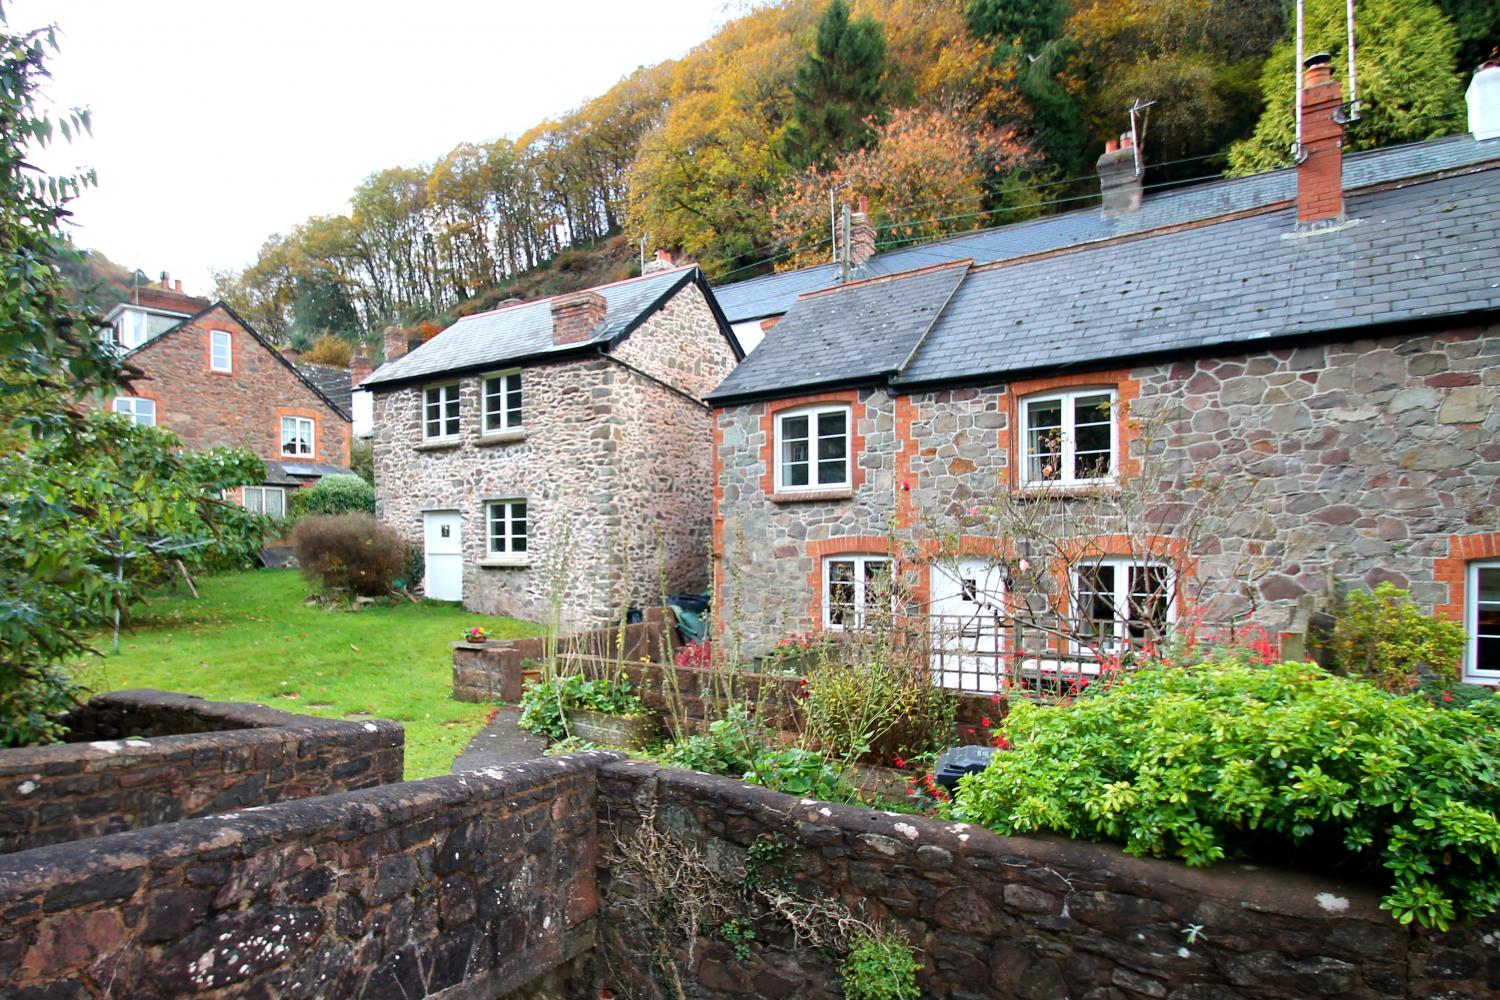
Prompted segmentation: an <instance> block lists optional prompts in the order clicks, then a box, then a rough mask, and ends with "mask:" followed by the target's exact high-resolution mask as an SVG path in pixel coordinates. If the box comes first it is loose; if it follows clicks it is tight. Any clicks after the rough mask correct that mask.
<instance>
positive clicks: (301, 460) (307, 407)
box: [103, 275, 352, 517]
mask: <svg viewBox="0 0 1500 1000" xmlns="http://www.w3.org/2000/svg"><path fill="white" fill-rule="evenodd" d="M148 293H149V294H148ZM110 315H111V317H114V318H113V320H112V325H111V326H109V327H106V328H105V331H104V333H105V335H106V336H109V337H110V338H111V340H112V341H113V342H114V343H116V344H117V345H118V346H119V347H120V348H121V349H122V350H124V352H125V357H126V359H127V360H128V361H129V362H130V364H132V365H134V366H135V367H136V368H139V369H140V370H141V371H142V372H143V373H144V377H143V378H140V379H137V380H136V381H135V383H134V386H133V388H132V389H131V392H130V393H129V394H122V395H118V396H114V397H111V398H109V399H106V400H104V401H103V405H104V406H107V407H109V408H110V409H113V410H114V411H115V412H116V413H121V414H124V415H125V416H127V417H129V418H130V419H131V420H133V421H134V422H135V423H137V424H144V425H146V426H149V427H163V428H165V429H167V430H170V431H172V432H173V433H174V434H176V435H177V436H178V437H179V438H181V439H182V441H183V443H184V444H186V445H187V446H188V447H189V448H214V447H219V446H236V445H238V446H244V447H246V448H249V449H250V450H251V451H253V452H255V453H256V454H257V455H259V456H260V457H261V458H262V459H264V460H265V463H266V481H265V482H264V483H261V484H259V485H256V486H245V487H243V488H242V489H241V490H240V491H239V492H240V496H239V497H238V498H237V499H238V500H239V501H240V502H241V503H243V504H244V505H245V506H246V507H248V508H250V509H252V510H257V511H262V512H264V513H266V514H270V515H273V516H276V517H280V516H282V515H284V514H285V513H286V512H287V510H288V509H289V508H288V504H289V502H290V501H289V493H290V492H291V491H295V490H297V489H300V488H302V487H303V486H307V485H311V484H312V483H315V482H317V481H318V480H319V479H321V478H322V477H324V476H327V475H336V474H342V475H348V474H349V443H350V428H351V426H352V425H351V421H350V414H349V411H348V409H347V405H340V404H339V403H338V402H337V401H335V399H334V398H333V397H331V396H330V395H329V394H328V393H327V392H325V391H324V389H323V388H322V387H320V386H319V385H318V384H317V383H316V382H314V381H313V380H312V379H311V378H309V377H308V375H307V373H306V372H304V371H301V370H299V369H298V368H297V367H296V366H295V365H293V364H291V362H289V361H288V360H287V359H286V358H285V357H283V356H282V354H281V352H279V351H278V350H277V349H276V348H275V346H273V345H272V344H271V343H270V342H269V341H267V340H266V339H265V338H264V337H262V336H261V335H260V334H259V333H258V332H256V330H255V328H254V327H252V326H251V325H250V324H249V323H247V322H246V321H245V320H244V319H242V318H241V317H240V315H239V314H238V313H236V312H235V311H234V310H233V309H231V308H230V307H229V306H228V305H226V304H225V303H223V302H208V301H207V300H205V299H195V298H192V297H191V296H186V295H183V294H182V292H181V282H178V284H177V287H176V288H175V289H168V288H166V276H165V275H163V277H162V288H160V289H151V290H148V289H141V290H137V291H136V292H134V293H132V297H131V300H130V301H129V302H127V303H124V304H122V305H121V306H118V307H116V309H115V310H114V311H113V312H111V313H110Z"/></svg>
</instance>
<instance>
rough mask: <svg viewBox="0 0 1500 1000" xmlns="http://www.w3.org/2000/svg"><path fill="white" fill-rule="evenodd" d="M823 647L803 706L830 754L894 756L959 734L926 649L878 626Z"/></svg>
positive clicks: (813, 733)
mask: <svg viewBox="0 0 1500 1000" xmlns="http://www.w3.org/2000/svg"><path fill="white" fill-rule="evenodd" d="M825 648H826V649H827V654H826V655H823V656H820V657H819V658H818V661H817V663H816V665H814V666H813V667H812V669H811V670H809V671H808V673H807V700H806V702H805V703H804V705H803V708H804V711H805V713H806V719H807V736H808V738H809V739H810V740H811V741H812V745H814V746H816V747H817V748H818V749H819V750H820V751H822V752H823V753H824V754H825V755H826V756H828V757H829V758H830V759H832V760H835V761H838V762H839V763H840V764H841V765H842V766H847V765H849V764H852V763H854V762H855V761H856V760H858V759H860V758H862V757H873V758H874V759H877V760H886V761H891V760H894V759H895V758H897V757H903V756H904V757H910V756H913V755H915V754H919V753H922V752H924V751H927V750H930V749H933V748H934V747H936V746H939V745H946V744H948V743H949V742H950V741H951V740H952V739H953V736H954V700H953V696H952V694H951V693H950V692H948V691H947V690H945V689H944V688H941V687H939V686H937V685H936V684H933V683H932V665H931V662H930V659H929V656H928V653H927V652H926V649H925V648H922V647H919V646H917V645H915V644H913V645H905V644H902V643H899V642H897V641H894V634H893V632H891V631H887V630H883V629H879V628H877V629H872V630H871V631H870V632H869V633H867V634H863V635H855V636H852V637H851V638H850V639H849V641H848V642H846V643H845V645H844V646H843V647H842V648H839V647H836V646H832V647H825Z"/></svg>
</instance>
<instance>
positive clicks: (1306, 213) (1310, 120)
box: [1297, 52, 1344, 232]
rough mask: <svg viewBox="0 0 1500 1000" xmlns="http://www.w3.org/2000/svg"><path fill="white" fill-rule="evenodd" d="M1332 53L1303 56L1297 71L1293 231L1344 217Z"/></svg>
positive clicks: (1339, 99) (1338, 91) (1340, 97)
mask: <svg viewBox="0 0 1500 1000" xmlns="http://www.w3.org/2000/svg"><path fill="white" fill-rule="evenodd" d="M1332 63H1333V57H1332V56H1330V55H1329V54H1328V53H1326V52H1319V53H1318V54H1317V55H1313V56H1308V58H1307V61H1306V62H1304V63H1303V64H1302V65H1303V68H1304V69H1305V72H1304V73H1303V75H1302V93H1301V94H1300V95H1299V96H1300V98H1301V101H1302V150H1301V154H1302V158H1301V160H1300V161H1299V162H1298V164H1297V230H1298V231H1299V232H1303V231H1306V230H1309V229H1319V228H1323V227H1327V226H1331V225H1337V224H1338V223H1340V222H1342V221H1344V126H1343V123H1342V122H1340V121H1339V119H1338V112H1339V105H1341V104H1342V103H1343V101H1344V93H1343V88H1342V87H1340V86H1339V82H1338V81H1337V80H1335V79H1334V78H1333V66H1332Z"/></svg>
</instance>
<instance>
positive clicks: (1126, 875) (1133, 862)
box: [574, 761, 1500, 1000]
mask: <svg viewBox="0 0 1500 1000" xmlns="http://www.w3.org/2000/svg"><path fill="white" fill-rule="evenodd" d="M599 809H600V822H601V826H600V836H601V838H602V839H603V841H604V843H605V844H606V845H609V844H611V843H615V842H618V841H622V840H628V839H629V838H631V837H632V836H633V834H634V831H635V830H636V829H637V828H638V826H639V824H640V822H641V821H642V817H643V815H653V816H654V821H655V824H656V826H657V828H658V829H659V830H661V831H662V832H664V833H666V834H668V835H669V836H670V837H672V838H675V839H677V840H678V841H681V842H684V843H686V844H689V845H692V846H693V847H695V848H697V849H698V851H699V852H701V855H702V857H704V858H705V859H706V861H707V863H708V865H709V867H710V868H712V869H713V870H715V871H717V872H718V873H719V874H720V876H721V877H722V878H724V879H725V880H726V881H729V882H732V883H738V882H740V881H742V880H743V879H745V878H746V877H747V876H748V877H750V878H752V879H790V884H791V885H792V886H793V887H794V888H795V890H796V891H797V892H799V893H802V894H804V895H810V896H816V897H819V898H834V899H838V900H840V901H842V902H843V903H844V904H846V905H847V906H848V907H850V908H851V909H853V910H856V911H859V912H862V913H863V914H865V915H866V917H867V918H869V919H873V920H875V921H879V922H884V923H886V924H888V925H891V926H894V927H896V928H899V929H900V930H902V931H904V932H905V933H906V934H907V936H908V938H909V939H910V940H911V941H912V942H913V943H914V944H915V945H916V946H917V947H918V948H920V950H921V954H920V959H921V961H922V963H923V966H924V968H923V971H922V973H921V974H920V976H919V981H920V985H921V987H922V995H923V996H924V997H938V998H949V1000H974V998H979V997H994V998H1004V1000H1012V998H1024V1000H1053V998H1061V997H1074V998H1080V1000H1138V998H1166V1000H1231V998H1234V1000H1257V998H1266V1000H1270V998H1308V997H1340V998H1345V1000H1353V998H1376V997H1380V998H1392V1000H1396V998H1401V1000H1405V998H1408V997H1437V996H1442V997H1446V998H1449V1000H1479V998H1480V997H1490V996H1495V995H1496V992H1495V991H1497V990H1500V950H1497V942H1500V924H1497V923H1494V922H1490V923H1486V924H1484V925H1481V926H1468V927H1463V928H1458V929H1455V930H1453V931H1451V932H1449V933H1436V932H1432V933H1429V932H1423V931H1416V930H1412V929H1410V928H1408V927H1404V926H1402V925H1401V924H1398V923H1397V922H1396V921H1394V920H1393V919H1391V917H1390V916H1389V914H1387V913H1385V912H1384V911H1382V910H1381V909H1380V908H1379V905H1378V903H1379V897H1378V894H1377V893H1375V892H1373V891H1372V890H1371V889H1369V888H1367V887H1364V886H1360V885H1352V884H1347V883H1341V882H1338V881H1335V880H1332V879H1327V878H1319V877H1313V876H1309V875H1304V874H1299V873H1293V872H1287V871H1278V870H1274V869H1270V868H1265V867H1261V866H1254V865H1229V864H1226V865H1220V866H1217V867H1215V868H1213V869H1211V870H1197V869H1190V868H1187V867H1184V866H1183V865H1180V864H1177V863H1175V862H1168V861H1154V860H1149V859H1142V858H1132V857H1130V856H1128V855H1126V854H1124V853H1123V852H1121V851H1119V850H1117V849H1115V848H1112V847H1108V846H1103V845H1094V844H1085V843H1078V842H1072V841H1064V840H1060V839H1056V838H1009V837H997V836H995V835H993V834H991V833H989V832H988V831H986V830H983V829H981V828H978V827H973V826H967V825H964V824H955V823H941V822H937V821H934V820H927V819H919V818H916V817H910V816H901V815H896V814H891V813H878V812H873V811H870V810H866V809H857V808H853V807H849V806H838V805H823V804H820V803H816V802H812V801H809V800H798V799H795V798H792V797H790V796H786V795H780V794H777V793H774V792H769V791H767V790H765V789H760V788H755V787H751V786H747V785H744V784H741V783H739V782H735V781H730V780H728V779H724V778H714V777H708V776H706V775H701V774H695V773H692V772H685V771H672V770H667V769H662V768H658V767H656V766H655V765H652V764H648V763H645V762H638V761H630V762H622V763H615V764H610V765H607V766H605V767H603V768H602V769H601V770H600V774H599ZM757 844H759V845H762V846H761V847H759V848H757V853H759V855H760V857H759V858H758V859H757V858H756V857H754V856H752V854H751V853H750V850H749V849H750V847H751V846H752V845H757ZM608 853H609V851H608V848H607V847H606V848H605V849H604V850H603V851H601V857H606V856H607V855H608ZM599 878H600V883H599V886H600V891H601V893H602V898H603V910H602V917H603V922H602V927H601V935H600V949H599V953H600V954H599V960H597V961H596V962H595V963H594V965H593V969H594V972H593V979H592V981H591V982H590V983H589V984H588V986H589V989H590V991H589V992H585V991H584V990H583V989H579V990H578V991H576V992H575V994H574V995H575V996H580V997H582V996H589V997H593V996H596V995H598V996H603V995H605V993H604V992H602V991H605V990H609V991H613V994H614V995H616V996H628V997H632V998H636V1000H649V998H665V997H667V996H670V995H671V994H670V993H669V992H668V991H667V990H666V989H664V988H663V985H664V984H663V980H662V977H661V974H660V969H659V967H658V965H657V963H656V962H655V961H654V960H653V957H652V956H653V955H654V954H655V944H656V940H657V939H656V938H654V937H653V936H652V934H651V932H650V931H649V930H648V929H647V927H646V926H645V925H644V923H643V922H642V921H641V920H640V919H639V917H638V916H637V913H638V911H637V910H635V909H634V908H633V906H632V905H631V903H632V901H633V900H638V899H640V898H642V893H643V892H644V891H645V890H644V889H643V887H642V886H640V885H638V884H631V883H629V882H628V881H626V880H623V879H621V878H620V877H619V876H618V875H617V874H616V873H615V872H614V870H612V869H611V868H610V867H609V866H601V868H600V872H599ZM648 898H649V897H648ZM753 926H754V931H755V938H754V944H753V945H752V946H751V948H750V954H749V957H748V958H746V959H744V960H740V959H737V958H736V957H735V955H734V951H733V949H732V948H731V947H730V945H729V944H728V943H726V942H725V941H724V940H722V939H721V938H720V937H718V936H717V935H716V934H714V933H713V931H712V929H705V931H704V933H703V934H702V935H701V936H700V937H699V938H698V939H697V940H696V941H694V942H693V947H692V949H691V951H689V949H687V948H686V947H684V946H683V945H684V942H683V941H681V940H678V941H676V945H677V947H676V948H675V956H676V959H677V961H678V964H679V968H681V969H683V970H685V975H684V983H683V985H684V989H685V992H686V995H688V996H715V997H729V996H734V997H746V998H767V1000H780V998H784V997H789V996H793V995H795V996H798V997H803V998H806V1000H820V998H833V997H838V996H841V995H842V994H841V993H840V992H839V991H838V990H837V988H836V984H837V982H838V970H837V960H836V959H835V958H833V957H831V956H830V955H829V954H828V953H826V952H825V951H824V950H822V949H818V948H812V947H802V948H797V947H794V945H793V942H792V940H791V935H790V933H789V932H788V930H787V928H786V926H785V924H783V923H781V922H780V921H778V920H777V919H775V918H772V917H762V918H760V919H757V920H755V921H754V925H753ZM593 990H597V991H600V992H597V993H596V992H592V991H593Z"/></svg>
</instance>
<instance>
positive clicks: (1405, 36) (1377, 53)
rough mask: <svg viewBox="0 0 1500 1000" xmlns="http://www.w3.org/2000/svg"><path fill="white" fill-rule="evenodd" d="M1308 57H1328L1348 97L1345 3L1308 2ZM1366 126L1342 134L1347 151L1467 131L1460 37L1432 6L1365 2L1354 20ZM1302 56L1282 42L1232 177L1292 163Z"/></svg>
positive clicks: (1419, 1) (1264, 76) (1418, 1)
mask: <svg viewBox="0 0 1500 1000" xmlns="http://www.w3.org/2000/svg"><path fill="white" fill-rule="evenodd" d="M1303 16H1304V21H1303V25H1304V33H1305V41H1304V43H1303V52H1304V55H1311V54H1312V53H1315V52H1329V53H1332V55H1333V71H1334V72H1333V75H1334V77H1335V79H1337V80H1339V82H1340V83H1342V84H1343V88H1344V98H1345V100H1348V97H1349V79H1348V69H1349V61H1348V51H1347V50H1348V45H1347V38H1348V36H1347V31H1346V24H1345V5H1344V2H1343V0H1307V4H1306V7H1305V10H1304V15H1303ZM1356 18H1357V20H1356V22H1355V29H1356V35H1355V40H1356V58H1357V63H1356V72H1357V82H1358V85H1359V93H1358V97H1359V101H1360V105H1361V112H1360V120H1359V121H1358V122H1356V123H1353V124H1351V125H1349V126H1348V127H1347V128H1346V129H1345V132H1344V149H1345V150H1346V151H1349V150H1356V149H1371V148H1373V147H1376V146H1388V145H1390V144H1392V143H1400V142H1416V141H1419V140H1422V139H1433V138H1436V137H1438V136H1442V135H1449V134H1451V133H1454V132H1461V131H1463V128H1464V125H1463V120H1462V117H1461V116H1462V113H1463V107H1464V101H1463V91H1462V87H1461V84H1460V83H1459V76H1458V74H1457V73H1455V72H1454V66H1455V64H1456V61H1457V57H1458V33H1457V32H1456V31H1455V30H1454V27H1453V22H1452V21H1450V20H1448V18H1447V17H1445V16H1444V15H1443V12H1442V11H1441V10H1440V9H1438V6H1437V4H1435V3H1433V2H1432V0H1364V2H1362V3H1361V4H1360V5H1359V8H1358V10H1357V12H1356ZM1295 63H1296V48H1295V43H1294V41H1293V39H1292V38H1291V37H1288V38H1286V39H1284V40H1282V41H1281V42H1280V43H1279V44H1278V45H1277V46H1276V48H1275V49H1273V50H1272V52H1271V56H1270V58H1269V59H1267V60H1266V64H1265V68H1264V69H1263V70H1262V72H1261V96H1262V97H1263V98H1264V99H1265V101H1266V109H1265V111H1264V112H1262V113H1261V116H1260V121H1259V122H1258V123H1257V124H1256V126H1255V133H1254V134H1253V135H1251V136H1250V138H1248V139H1245V140H1244V141H1242V142H1237V143H1235V144H1234V145H1233V146H1231V147H1230V149H1229V172H1230V173H1231V174H1235V175H1243V174H1253V173H1259V172H1260V171H1263V170H1271V169H1274V168H1276V167H1284V166H1288V165H1290V163H1291V150H1292V142H1293V139H1294V137H1295V135H1296V128H1295V121H1296V104H1295V101H1294V99H1293V92H1294V91H1295V89H1296V77H1295V72H1294V71H1295V66H1294V64H1295Z"/></svg>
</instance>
